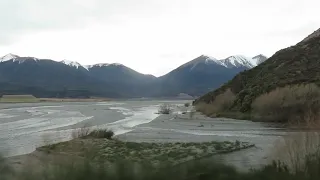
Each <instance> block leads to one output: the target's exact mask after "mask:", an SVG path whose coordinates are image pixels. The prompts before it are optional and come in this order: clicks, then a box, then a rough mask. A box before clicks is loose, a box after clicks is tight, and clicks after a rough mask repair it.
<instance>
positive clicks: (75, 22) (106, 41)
mask: <svg viewBox="0 0 320 180" xmlns="http://www.w3.org/2000/svg"><path fill="white" fill-rule="evenodd" d="M319 5H320V2H319V1H317V0H282V1H276V0H270V1H264V0H243V1H241V2H240V1H237V0H225V1H212V0H148V1H145V0H135V1H132V0H118V1H111V0H92V1H86V0H56V1H50V0H5V1H2V2H0V14H1V15H0V22H1V24H2V28H1V29H0V39H1V40H2V41H0V56H3V55H6V54H8V53H13V54H17V55H19V56H33V57H38V58H48V59H53V60H56V61H61V60H64V59H66V60H69V61H77V62H79V63H80V64H82V65H87V64H97V63H121V64H124V65H126V66H128V67H130V68H132V69H134V70H136V71H138V72H141V73H144V74H152V75H155V76H161V75H164V74H166V73H168V72H169V71H171V70H172V69H174V68H176V67H178V66H179V65H181V64H183V63H186V62H187V61H190V60H192V59H194V58H196V57H198V56H200V55H202V54H205V55H209V56H212V57H215V58H217V59H224V58H226V57H228V56H231V55H245V56H248V57H253V56H255V55H258V54H264V55H266V56H268V57H270V56H272V55H273V54H274V53H275V52H276V51H278V50H280V49H283V48H286V47H288V46H291V45H294V44H296V43H298V42H299V41H301V40H302V39H303V38H305V37H306V36H308V35H309V34H311V33H312V32H313V31H315V30H317V29H318V28H319V27H320V20H319V19H318V18H317V17H319V15H320V12H319V11H318V10H317V7H318V6H319Z"/></svg>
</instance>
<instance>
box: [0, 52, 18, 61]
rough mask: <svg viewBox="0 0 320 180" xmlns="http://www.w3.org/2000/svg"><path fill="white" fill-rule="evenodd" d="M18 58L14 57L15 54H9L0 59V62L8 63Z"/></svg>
mask: <svg viewBox="0 0 320 180" xmlns="http://www.w3.org/2000/svg"><path fill="white" fill-rule="evenodd" d="M18 57H19V56H17V55H15V54H11V53H9V54H7V55H5V56H3V57H1V58H0V62H4V61H9V60H11V59H16V58H18Z"/></svg>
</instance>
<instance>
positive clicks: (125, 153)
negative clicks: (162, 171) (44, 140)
mask: <svg viewBox="0 0 320 180" xmlns="http://www.w3.org/2000/svg"><path fill="white" fill-rule="evenodd" d="M253 146H254V145H252V144H249V143H245V142H239V141H236V142H228V141H225V142H215V141H212V142H203V143H135V142H123V141H119V140H108V139H100V138H99V139H96V138H91V137H88V138H78V139H74V140H72V141H69V142H63V143H58V144H53V145H48V146H44V147H40V148H38V149H37V150H38V151H42V152H46V153H49V154H51V153H61V152H63V153H64V154H69V155H76V156H80V157H91V159H92V160H97V161H105V162H109V163H114V162H117V161H122V160H126V161H130V162H150V163H152V164H160V163H162V162H167V163H170V164H179V163H182V162H187V161H190V160H195V159H201V158H205V157H210V156H213V155H215V154H219V153H228V152H232V151H237V150H241V149H246V148H250V147H253Z"/></svg>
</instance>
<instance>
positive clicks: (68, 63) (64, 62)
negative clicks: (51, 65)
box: [61, 60, 82, 69]
mask: <svg viewBox="0 0 320 180" xmlns="http://www.w3.org/2000/svg"><path fill="white" fill-rule="evenodd" d="M61 63H63V64H65V65H68V66H72V67H75V68H77V69H78V68H79V67H82V65H81V64H80V63H78V62H75V61H68V60H63V61H61Z"/></svg>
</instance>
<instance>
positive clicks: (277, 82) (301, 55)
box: [195, 29, 320, 112]
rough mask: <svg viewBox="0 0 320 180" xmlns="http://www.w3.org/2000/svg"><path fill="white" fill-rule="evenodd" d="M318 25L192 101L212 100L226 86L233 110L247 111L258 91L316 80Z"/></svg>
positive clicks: (319, 63)
mask: <svg viewBox="0 0 320 180" xmlns="http://www.w3.org/2000/svg"><path fill="white" fill-rule="evenodd" d="M319 32H320V29H319V30H317V31H316V32H314V33H313V34H311V35H309V36H308V37H307V38H306V39H304V40H303V41H301V42H300V43H298V44H296V45H295V46H291V47H288V48H286V49H282V50H280V51H278V52H276V53H275V54H274V55H273V56H272V57H270V58H269V59H268V60H267V61H265V62H264V63H262V64H260V65H259V66H257V67H255V68H253V69H251V70H247V71H244V72H242V73H240V74H238V75H237V76H235V77H234V78H233V79H232V80H231V81H229V82H228V83H226V84H225V85H223V86H222V87H221V88H219V89H217V90H215V91H212V92H210V93H208V94H206V95H204V96H202V97H200V98H199V99H197V100H196V101H195V103H199V102H206V103H210V102H212V101H214V99H215V97H216V96H217V95H219V94H221V93H223V92H225V91H226V90H227V89H231V91H232V92H233V93H235V94H236V95H237V98H236V100H235V101H234V104H233V106H232V109H233V110H239V111H241V112H247V111H250V110H251V103H252V101H253V100H254V99H255V98H256V97H258V96H259V95H261V94H263V93H266V92H269V91H271V90H273V89H275V88H277V87H282V86H285V85H292V84H301V83H311V82H313V83H316V84H318V85H319V83H320V73H319V72H320V71H319V69H320V61H319V59H320V54H319V52H320V33H319Z"/></svg>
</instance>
